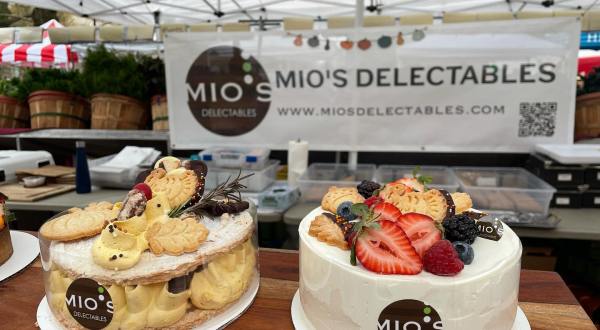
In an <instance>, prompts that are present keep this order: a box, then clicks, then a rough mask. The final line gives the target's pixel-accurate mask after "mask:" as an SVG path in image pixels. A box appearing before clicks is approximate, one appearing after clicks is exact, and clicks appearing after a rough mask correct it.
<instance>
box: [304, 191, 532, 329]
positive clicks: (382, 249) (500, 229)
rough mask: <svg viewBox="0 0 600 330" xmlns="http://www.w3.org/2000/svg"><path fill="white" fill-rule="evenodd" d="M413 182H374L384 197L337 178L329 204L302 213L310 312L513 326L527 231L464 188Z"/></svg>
mask: <svg viewBox="0 0 600 330" xmlns="http://www.w3.org/2000/svg"><path fill="white" fill-rule="evenodd" d="M363 183H364V182H363ZM370 184H374V183H370ZM404 184H405V185H407V186H406V187H404V186H403V185H404ZM411 186H412V184H411V183H410V182H403V184H399V183H394V184H389V185H386V186H382V187H379V188H378V189H375V187H373V189H371V190H375V191H374V192H373V195H374V196H376V197H370V196H371V191H369V189H367V193H365V192H364V190H365V189H361V186H360V185H359V187H358V190H356V188H335V187H332V188H331V189H330V191H329V192H328V193H327V195H325V197H324V199H323V203H322V207H319V208H316V209H314V210H313V211H312V212H311V213H310V214H308V215H307V216H306V217H305V218H304V219H303V220H302V222H301V224H300V227H299V236H300V289H299V294H300V301H301V306H302V309H303V311H304V314H305V317H306V319H307V320H308V321H309V322H310V323H311V324H312V326H313V327H314V328H315V329H385V330H388V329H389V330H395V329H450V330H453V329H456V330H458V329H486V330H491V329H511V328H512V327H513V323H514V321H515V316H516V312H517V304H518V290H519V274H520V259H521V251H522V248H521V243H520V241H519V238H518V237H517V236H516V234H515V233H514V232H513V231H512V230H511V229H510V228H508V227H507V226H506V225H504V224H502V223H501V222H499V221H495V220H493V221H490V220H489V219H487V218H484V217H483V214H481V213H478V212H476V211H474V210H472V209H471V200H470V197H469V196H468V195H466V194H462V193H453V194H449V193H447V192H445V191H439V190H435V189H432V190H426V188H424V187H422V186H421V185H418V184H417V185H415V186H413V187H411ZM419 190H420V191H419ZM359 191H360V193H361V194H362V195H364V196H360V195H361V194H358V192H359ZM364 197H367V199H366V201H365V198H364ZM438 204H442V205H441V206H440V205H438ZM356 205H359V206H361V207H362V208H363V209H362V211H361V208H360V207H359V208H356ZM365 205H367V207H368V209H369V210H370V211H369V212H367V211H366V210H367V209H366V208H365ZM348 206H350V210H352V211H354V213H358V216H357V215H356V214H355V215H352V212H349V210H348ZM361 212H363V213H361ZM364 212H366V213H364ZM369 214H370V215H369ZM324 215H325V216H324ZM361 215H362V217H361ZM369 216H372V218H373V219H372V220H373V222H376V223H378V225H373V224H372V223H373V222H369V221H366V222H363V225H362V231H361V229H360V228H359V227H361V226H359V225H357V223H358V222H361V221H363V220H361V219H364V218H369ZM344 217H345V218H344ZM469 217H470V218H473V219H472V220H470V221H473V223H474V224H476V226H475V227H474V224H471V223H467V222H468V221H469V220H468V219H469ZM463 222H465V223H464V224H463ZM457 223H458V224H459V226H460V228H459V229H456V228H458V227H456V226H455V225H456V224H457ZM332 224H333V225H332ZM399 228H400V229H399ZM442 228H443V229H442ZM469 228H470V229H469ZM473 228H477V230H478V233H477V234H473V232H472V229H473ZM440 229H441V230H440ZM470 230H471V232H469V231H470ZM357 231H358V234H357ZM461 235H462V236H461ZM357 236H358V238H356V237H357ZM475 236H476V237H475ZM459 240H464V241H459ZM465 242H468V243H465ZM396 246H397V247H396ZM448 246H450V248H451V251H445V252H448V253H444V252H443V251H444V249H445V248H447V247H448ZM463 247H466V248H468V249H469V250H470V252H469V253H465V250H463V249H462V248H463ZM440 251H442V252H440ZM353 252H355V253H356V258H357V259H358V260H356V261H355V263H356V265H352V263H351V260H352V254H353ZM450 252H452V253H453V254H452V253H450ZM434 273H435V274H434Z"/></svg>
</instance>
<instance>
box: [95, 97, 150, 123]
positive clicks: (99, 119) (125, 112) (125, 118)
mask: <svg viewBox="0 0 600 330" xmlns="http://www.w3.org/2000/svg"><path fill="white" fill-rule="evenodd" d="M147 119H148V114H147V110H146V107H145V106H144V104H142V103H141V102H140V101H138V100H136V99H134V98H131V97H128V96H123V95H114V94H94V95H92V128H96V129H144V128H146V120H147Z"/></svg>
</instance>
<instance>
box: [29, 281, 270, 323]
mask: <svg viewBox="0 0 600 330" xmlns="http://www.w3.org/2000/svg"><path fill="white" fill-rule="evenodd" d="M258 285H259V275H258V274H256V275H255V276H254V278H253V279H252V282H250V286H249V287H248V290H246V293H244V294H243V295H242V296H241V297H240V299H239V300H238V301H237V302H236V303H235V304H233V305H231V306H230V307H229V308H227V310H226V311H224V312H223V313H221V314H219V315H216V316H215V317H213V318H211V319H210V320H208V321H206V322H204V323H203V324H201V325H199V326H197V327H195V328H193V329H192V330H216V329H223V328H225V327H226V326H227V325H229V324H230V323H232V322H233V321H235V320H236V319H237V318H238V317H240V316H241V315H242V314H243V313H244V312H245V311H246V310H247V309H248V308H249V307H250V305H252V303H253V302H254V298H255V297H256V294H257V293H258ZM37 323H38V326H39V328H40V329H41V330H62V329H64V328H63V327H62V326H61V324H60V323H59V322H58V321H57V320H56V319H55V318H54V315H52V312H51V311H50V307H49V306H48V301H47V300H46V296H44V298H42V301H40V304H39V305H38V309H37Z"/></svg>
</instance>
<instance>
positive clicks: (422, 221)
mask: <svg viewBox="0 0 600 330" xmlns="http://www.w3.org/2000/svg"><path fill="white" fill-rule="evenodd" d="M397 223H398V225H399V226H400V227H402V229H403V230H404V232H405V233H406V235H407V236H408V239H409V240H410V242H411V244H412V245H413V246H414V247H415V250H416V251H417V253H418V254H419V255H420V256H421V257H423V255H424V254H425V252H427V250H429V248H430V247H431V246H432V245H433V244H435V242H437V241H439V240H441V239H442V233H441V232H440V230H439V229H437V227H436V226H435V221H434V220H433V219H432V218H431V217H429V216H427V215H425V214H421V213H405V214H403V215H402V216H400V218H399V219H398V221H397Z"/></svg>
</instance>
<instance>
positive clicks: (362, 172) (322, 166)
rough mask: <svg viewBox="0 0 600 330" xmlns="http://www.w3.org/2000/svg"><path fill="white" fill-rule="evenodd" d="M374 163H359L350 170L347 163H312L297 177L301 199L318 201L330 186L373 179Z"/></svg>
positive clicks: (341, 185) (351, 184)
mask: <svg viewBox="0 0 600 330" xmlns="http://www.w3.org/2000/svg"><path fill="white" fill-rule="evenodd" d="M375 168H376V166H375V164H359V165H357V168H356V170H354V171H353V170H350V169H349V168H348V165H347V164H333V163H313V164H311V165H310V166H309V167H308V169H306V171H305V172H304V173H303V174H302V175H301V176H300V178H299V179H298V187H299V188H300V192H301V193H302V197H301V199H302V201H320V200H321V199H322V198H323V196H324V195H325V194H326V193H327V190H328V189H329V187H331V186H336V187H352V186H357V185H358V184H359V183H360V182H361V181H362V180H373V177H374V176H375Z"/></svg>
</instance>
